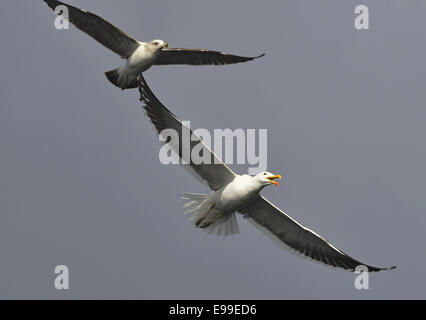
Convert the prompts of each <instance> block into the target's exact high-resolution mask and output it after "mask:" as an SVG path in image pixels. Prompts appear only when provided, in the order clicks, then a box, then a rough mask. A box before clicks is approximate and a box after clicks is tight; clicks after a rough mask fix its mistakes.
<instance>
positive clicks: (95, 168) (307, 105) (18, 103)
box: [0, 0, 426, 299]
mask: <svg viewBox="0 0 426 320" xmlns="http://www.w3.org/2000/svg"><path fill="white" fill-rule="evenodd" d="M69 2H70V3H71V4H73V5H76V6H80V7H83V8H85V9H89V10H91V11H92V12H95V13H97V14H100V15H102V16H103V17H105V18H107V19H108V20H110V21H111V22H112V23H114V24H115V25H117V26H119V27H120V28H121V29H123V30H125V31H126V32H128V33H129V34H131V35H132V36H134V37H135V38H137V39H139V40H151V39H155V38H160V39H163V40H165V41H167V42H168V43H169V44H170V46H172V47H198V48H209V49H218V50H223V51H227V52H230V53H234V54H239V55H257V54H260V53H262V52H266V53H267V55H266V56H265V57H264V58H262V59H261V60H257V61H255V62H249V63H245V64H239V65H233V66H226V67H203V68H196V67H182V66H181V67H173V66H168V67H156V68H152V69H151V70H149V71H148V72H146V74H145V76H146V79H147V81H148V83H149V84H150V86H151V88H152V90H153V91H154V93H155V94H156V95H157V96H158V97H159V99H160V100H161V101H162V102H163V103H164V104H165V105H166V106H167V107H169V108H170V109H171V110H172V111H173V112H174V113H176V114H177V115H178V116H179V117H180V118H183V119H184V120H190V121H191V125H192V126H193V128H196V127H203V128H207V129H214V128H228V127H229V128H234V129H235V128H244V129H247V128H267V129H268V133H269V134H268V151H269V152H268V159H269V161H268V170H269V171H272V172H277V173H280V174H282V175H283V176H285V181H284V182H283V183H281V184H280V186H279V187H278V188H267V189H266V190H264V192H263V194H264V195H266V196H267V197H268V198H269V199H270V200H272V201H273V202H274V203H275V204H276V205H278V206H279V207H281V208H282V209H284V210H285V211H286V212H287V213H289V214H290V215H291V216H292V217H294V218H295V219H297V220H298V221H299V222H301V223H303V224H304V225H306V226H307V227H309V228H311V229H313V230H315V231H316V232H318V233H320V234H321V235H323V236H325V237H326V238H327V239H328V240H330V241H331V242H332V243H333V244H335V245H336V246H337V247H339V248H340V249H342V250H343V251H345V252H347V253H348V254H350V255H352V256H354V257H355V258H357V259H359V260H361V261H363V262H365V263H368V264H372V265H377V266H390V265H397V266H398V269H396V270H393V271H388V272H380V273H378V274H372V275H371V277H370V290H365V291H358V290H356V289H355V288H354V285H353V281H354V278H355V276H354V275H353V274H351V273H348V272H343V271H339V270H333V269H330V268H327V267H324V266H322V265H319V264H316V263H312V262H309V261H306V260H303V259H301V258H299V257H297V256H294V255H291V254H289V253H287V252H285V251H283V250H282V249H280V248H279V247H277V246H276V245H275V244H274V243H273V242H271V241H270V239H268V238H267V237H265V236H264V235H263V234H262V233H260V232H259V231H258V230H257V229H255V228H253V227H252V226H251V225H250V224H248V223H247V222H246V221H243V220H242V219H240V220H239V221H240V230H241V233H240V234H239V235H238V236H233V237H228V238H218V237H214V236H210V235H207V234H205V233H204V232H202V231H199V230H195V229H194V227H193V226H192V225H191V224H190V222H189V221H188V219H187V218H186V217H185V215H184V213H183V210H182V208H181V204H182V203H181V200H180V195H181V193H182V192H207V191H208V190H207V189H206V188H205V187H204V186H203V185H201V184H200V183H198V182H197V181H196V180H195V179H194V178H193V177H191V176H190V175H189V174H188V173H187V172H185V170H183V169H182V168H180V167H178V166H163V165H161V164H160V162H159V161H158V151H159V148H160V144H159V142H158V141H157V138H156V135H155V134H154V132H153V130H152V128H151V125H150V124H149V123H148V122H147V120H146V119H145V116H144V114H143V112H142V111H141V108H140V107H141V104H140V103H139V101H138V98H139V97H138V93H137V91H136V90H132V91H125V92H122V91H121V90H118V89H116V88H114V87H113V86H112V85H111V84H110V83H109V82H108V81H107V80H106V78H105V77H104V75H103V73H104V72H105V71H107V70H110V69H112V68H113V67H116V66H118V65H120V64H121V63H122V61H121V60H120V58H119V57H117V56H115V54H113V53H112V52H109V51H108V50H107V49H105V48H104V47H102V46H101V45H99V44H97V43H96V42H95V41H94V40H92V39H91V38H89V37H88V36H86V35H84V34H83V33H81V32H80V31H78V30H76V29H75V28H74V27H72V28H71V30H68V31H58V30H56V29H55V28H54V15H53V13H52V11H51V10H50V9H49V8H48V7H47V6H46V5H45V4H44V3H43V1H41V0H37V1H36V0H32V1H29V0H13V1H12V0H6V1H3V3H2V10H1V11H0V21H1V26H2V27H1V28H0V37H1V39H2V43H3V46H2V50H0V64H1V65H0V69H1V70H2V77H1V80H0V82H1V83H0V96H1V100H0V101H1V105H0V152H1V160H0V213H1V220H0V221H1V223H0V256H1V261H2V262H1V264H0V266H1V267H0V297H1V298H55V299H62V298H145V299H146V298H172V299H186V298H196V299H203V298H223V299H228V298H243V299H244V298H256V299H263V298H268V299H284V298H343V299H346V298H356V299H358V298H359V299H373V298H380V299H381V298H425V297H426V294H425V293H426V279H425V277H424V270H423V269H424V266H425V262H426V258H425V250H424V244H425V242H426V236H425V229H426V215H425V208H426V197H425V195H426V170H425V163H426V149H425V136H426V125H425V124H426V109H425V105H424V101H425V100H426V90H425V88H424V86H425V83H424V79H425V76H426V62H425V58H424V57H425V56H426V44H425V39H424V30H425V29H426V19H425V18H424V13H425V12H426V2H424V1H406V2H403V1H396V0H395V1H390V0H386V1H384V0H381V1H377V0H376V1H367V0H364V1H338V0H333V1H329V0H323V1H313V0H312V1H300V0H297V1H296V0H294V1H248V0H241V1H229V0H216V1H200V0H192V1H189V0H180V1H172V0H170V1H162V0H155V1H132V0H122V1H106V0H105V1H104V0H91V1H88V0H84V1H83V0H80V1H77V0H72V1H71V0H70V1H69ZM358 4H365V5H368V6H369V8H370V14H371V16H370V24H371V25H370V27H371V29H370V30H369V31H356V30H355V28H354V26H353V21H354V17H355V15H354V13H353V10H354V8H355V6H356V5H358ZM233 168H234V169H242V170H240V171H239V172H240V173H243V170H244V168H241V167H233ZM245 170H247V168H245ZM59 264H65V265H67V266H68V267H69V268H70V290H68V291H57V290H56V289H55V288H54V286H53V280H54V277H55V275H54V273H53V270H54V267H55V266H56V265H59Z"/></svg>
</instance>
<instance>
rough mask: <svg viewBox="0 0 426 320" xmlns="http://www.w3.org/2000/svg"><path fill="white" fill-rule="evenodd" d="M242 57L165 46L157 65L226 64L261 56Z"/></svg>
mask: <svg viewBox="0 0 426 320" xmlns="http://www.w3.org/2000/svg"><path fill="white" fill-rule="evenodd" d="M264 55H265V54H262V55H260V56H258V57H241V56H236V55H232V54H228V53H223V52H219V51H212V50H206V49H181V48H170V49H169V48H165V49H163V50H162V51H161V54H160V57H159V58H158V60H157V61H156V63H155V64H156V65H169V64H186V65H196V66H201V65H225V64H232V63H240V62H246V61H251V60H254V59H257V58H260V57H263V56H264Z"/></svg>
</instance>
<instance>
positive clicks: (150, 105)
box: [140, 76, 394, 271]
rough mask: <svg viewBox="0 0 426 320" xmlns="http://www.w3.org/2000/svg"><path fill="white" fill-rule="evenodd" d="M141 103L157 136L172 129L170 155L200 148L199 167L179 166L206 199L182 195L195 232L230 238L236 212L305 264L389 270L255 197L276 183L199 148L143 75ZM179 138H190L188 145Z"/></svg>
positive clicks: (265, 174)
mask: <svg viewBox="0 0 426 320" xmlns="http://www.w3.org/2000/svg"><path fill="white" fill-rule="evenodd" d="M140 93H141V101H143V102H144V103H145V106H144V108H145V110H146V113H147V116H148V118H149V120H150V121H151V122H152V124H153V125H154V127H155V129H156V131H157V132H158V133H159V134H160V135H162V134H164V131H163V130H165V129H173V130H174V131H175V132H176V133H177V134H178V135H179V141H178V142H176V141H173V139H166V138H167V137H165V136H163V137H162V138H163V139H162V140H163V141H167V143H168V144H169V147H170V148H171V150H172V151H173V152H174V154H175V155H177V156H179V157H180V158H181V159H182V155H184V154H192V150H194V149H193V148H194V147H197V150H199V145H200V144H201V145H202V146H203V148H202V152H203V159H205V155H207V156H208V157H207V158H209V159H210V161H205V162H204V163H194V162H191V161H190V162H189V163H187V162H183V164H182V165H183V166H184V167H185V169H187V170H188V171H189V172H190V173H191V174H193V176H194V177H196V178H197V179H198V180H200V181H202V182H204V183H205V184H207V186H208V187H209V188H210V189H211V192H210V194H193V193H184V194H183V196H182V198H183V200H184V201H185V203H184V209H185V213H186V214H187V216H188V217H189V219H190V220H191V221H192V222H193V223H194V224H195V226H196V227H198V228H201V229H203V230H205V231H207V232H208V233H212V234H215V235H225V236H226V235H231V234H235V233H238V232H239V228H238V222H237V218H236V213H241V214H242V215H243V216H244V218H246V219H248V220H249V221H250V222H252V224H254V225H255V226H256V227H258V228H259V229H261V230H262V231H264V232H265V233H266V234H268V235H269V236H270V237H272V238H273V240H275V241H276V242H278V243H279V244H280V245H282V246H284V247H285V248H287V249H290V250H291V251H294V252H296V253H299V254H301V255H303V256H305V257H307V258H309V259H312V260H315V261H318V262H321V263H324V264H326V265H329V266H333V267H336V268H342V269H345V270H351V271H354V270H355V268H356V267H357V266H360V265H364V266H366V267H367V268H368V270H369V271H380V270H386V269H392V268H394V267H392V268H378V267H373V266H369V265H365V264H363V263H361V262H359V261H358V260H355V259H354V258H352V257H350V256H349V255H347V254H346V253H344V252H343V251H341V250H339V249H337V248H336V247H334V246H333V245H332V244H331V243H330V242H328V241H327V240H326V239H324V238H323V237H321V236H320V235H318V234H316V233H315V232H313V231H312V230H310V229H308V228H306V227H304V226H303V225H301V224H300V223H298V222H297V221H296V220H294V219H292V218H291V217H290V216H288V215H287V214H286V213H285V212H284V211H282V210H281V209H279V208H278V207H276V206H275V205H273V204H272V203H271V202H269V201H268V200H267V199H265V198H264V197H263V196H262V195H260V192H261V190H262V189H263V188H265V187H266V186H269V185H271V184H274V185H278V183H277V182H275V181H274V180H275V179H278V178H281V176H279V175H274V174H272V173H269V172H261V173H259V174H258V175H256V176H249V175H238V174H236V173H234V172H233V171H232V170H231V169H230V168H229V167H228V166H227V165H226V164H224V163H223V162H222V161H221V160H220V159H218V158H217V156H216V155H215V154H214V153H213V152H212V151H211V150H210V149H209V148H208V147H207V146H206V145H204V144H203V142H202V141H201V139H200V138H199V137H197V136H196V135H194V134H193V132H192V131H191V130H190V128H188V127H187V126H185V125H184V124H183V123H182V121H181V120H180V119H179V118H177V117H176V116H175V115H174V114H173V113H171V112H170V111H169V110H168V109H167V108H166V107H165V106H164V105H163V104H161V102H160V101H159V100H158V99H157V98H156V97H155V96H154V94H153V93H152V91H151V90H150V88H149V87H148V85H147V84H146V82H145V80H144V78H143V76H141V78H140ZM183 137H191V139H190V140H191V141H190V143H189V144H188V142H187V140H186V139H184V138H183Z"/></svg>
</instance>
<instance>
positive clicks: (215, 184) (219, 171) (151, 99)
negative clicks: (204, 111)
mask: <svg viewBox="0 0 426 320" xmlns="http://www.w3.org/2000/svg"><path fill="white" fill-rule="evenodd" d="M139 92H140V94H141V101H143V102H144V103H145V106H144V108H145V110H146V113H147V116H148V118H149V120H150V121H151V122H152V124H153V125H154V127H155V130H156V131H157V133H158V134H159V135H160V136H162V137H163V139H164V140H165V143H168V144H169V146H170V147H171V149H172V150H173V151H174V152H175V154H176V155H178V156H179V159H180V160H181V161H182V160H185V162H183V163H181V164H182V165H183V166H184V167H185V169H187V170H188V171H189V172H190V173H191V174H192V175H194V177H196V178H197V179H198V180H200V181H201V182H204V183H206V184H207V185H208V186H209V187H210V189H212V190H218V189H220V188H221V187H222V186H224V185H227V184H228V183H230V182H231V181H232V180H234V178H235V177H236V175H235V173H234V172H233V171H232V170H231V169H230V168H229V167H228V166H227V165H225V164H224V163H223V162H222V161H221V160H220V159H219V158H218V157H217V156H216V155H215V154H214V153H213V152H212V151H211V150H210V148H209V147H208V146H207V145H205V144H204V143H203V142H202V141H201V139H200V138H199V137H198V136H196V135H195V134H193V132H192V130H191V129H190V128H188V127H187V126H186V125H185V124H183V123H182V121H181V120H180V119H179V118H178V117H176V116H175V115H174V114H173V113H172V112H170V111H169V110H168V109H167V108H166V107H165V106H164V105H163V104H162V103H161V102H160V101H159V100H158V99H157V98H156V97H155V96H154V94H153V93H152V91H151V89H150V88H149V87H148V85H147V83H146V81H145V79H144V78H143V76H142V75H141V76H140V85H139ZM166 129H172V130H173V131H174V132H175V133H176V134H177V136H178V141H173V139H170V137H167V133H166V132H164V131H163V130H166ZM190 137H192V138H190ZM167 138H169V139H167ZM166 139H167V140H166ZM176 142H177V144H176ZM200 144H201V145H202V148H200V149H198V148H199V146H200ZM196 146H198V147H197V150H200V152H199V154H200V155H201V156H202V158H203V159H206V160H207V161H203V162H202V163H199V164H198V163H197V164H196V163H194V162H193V161H192V157H188V155H191V152H192V150H193V149H194V147H196Z"/></svg>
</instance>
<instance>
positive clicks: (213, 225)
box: [182, 193, 240, 236]
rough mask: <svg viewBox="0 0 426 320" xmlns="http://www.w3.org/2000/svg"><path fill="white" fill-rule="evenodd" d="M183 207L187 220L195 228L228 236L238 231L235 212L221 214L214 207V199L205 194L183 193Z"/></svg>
mask: <svg viewBox="0 0 426 320" xmlns="http://www.w3.org/2000/svg"><path fill="white" fill-rule="evenodd" d="M182 200H183V201H184V202H185V203H184V205H183V208H184V209H185V214H186V215H187V216H188V218H189V220H191V222H192V223H194V224H195V226H196V227H197V228H200V229H203V230H204V231H206V232H207V233H209V234H213V235H217V236H229V235H233V234H236V233H239V232H240V229H239V227H238V221H237V218H236V216H235V213H232V214H227V215H223V214H222V213H221V212H220V211H219V210H217V209H215V208H214V201H213V200H212V199H211V198H210V197H209V196H208V195H206V194H197V193H184V194H183V195H182Z"/></svg>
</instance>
